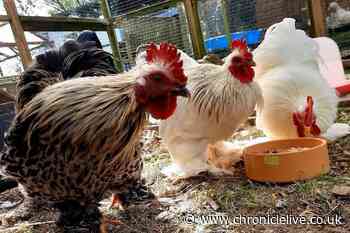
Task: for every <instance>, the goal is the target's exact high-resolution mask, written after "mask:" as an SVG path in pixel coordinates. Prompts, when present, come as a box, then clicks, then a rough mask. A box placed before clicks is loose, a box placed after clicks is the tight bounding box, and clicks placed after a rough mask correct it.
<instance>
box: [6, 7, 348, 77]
mask: <svg viewBox="0 0 350 233" xmlns="http://www.w3.org/2000/svg"><path fill="white" fill-rule="evenodd" d="M349 15H350V2H349V1H347V0H337V1H335V0H295V1H289V0H164V1H155V0H133V1H124V0H102V1H101V0H84V1H74V0H71V1H60V0H57V1H51V0H50V1H35V4H34V1H31V0H4V1H2V3H0V22H1V24H0V32H1V34H2V37H1V39H0V75H1V82H2V83H9V82H11V80H12V81H13V80H14V78H15V76H16V75H18V73H20V72H21V71H22V70H23V67H26V66H27V65H28V64H30V62H31V60H32V57H34V56H35V55H36V54H38V53H40V52H42V51H44V50H46V49H49V48H53V47H58V46H60V45H61V44H62V43H63V42H64V41H65V40H67V39H74V38H76V37H77V35H78V33H79V32H80V31H82V30H85V29H89V30H93V31H96V32H97V33H98V36H99V38H100V40H101V41H102V43H103V47H104V48H105V49H106V50H107V51H109V52H112V53H113V55H114V57H115V60H116V65H117V66H118V68H119V69H120V70H128V69H130V67H132V66H133V64H134V59H135V54H136V49H137V47H138V46H139V45H141V44H145V43H148V42H150V41H155V42H160V41H168V42H172V43H174V44H176V45H177V47H178V48H180V49H182V50H183V51H184V52H186V53H187V54H189V55H190V56H193V57H195V58H197V59H199V58H202V57H203V56H204V55H205V54H207V53H216V54H218V55H219V56H221V57H223V56H225V55H226V54H227V52H228V50H229V48H228V47H229V46H228V41H230V40H232V39H237V38H245V39H246V40H247V42H248V44H249V46H250V47H252V48H254V47H256V46H257V45H258V44H259V42H260V41H261V40H262V38H263V36H264V31H265V29H266V28H267V27H269V26H271V25H272V24H274V23H276V22H278V21H280V20H282V19H283V18H285V17H292V18H295V19H296V22H297V27H298V28H301V29H303V30H306V31H307V32H308V33H309V34H310V35H312V36H314V37H319V36H326V35H327V36H330V37H331V38H333V39H334V40H335V41H336V42H337V43H338V45H339V47H340V49H341V53H342V56H343V58H344V63H345V65H348V63H349V62H348V60H347V59H348V58H349V57H350V34H349V32H348V31H349V27H350V26H349V25H350V16H349Z"/></svg>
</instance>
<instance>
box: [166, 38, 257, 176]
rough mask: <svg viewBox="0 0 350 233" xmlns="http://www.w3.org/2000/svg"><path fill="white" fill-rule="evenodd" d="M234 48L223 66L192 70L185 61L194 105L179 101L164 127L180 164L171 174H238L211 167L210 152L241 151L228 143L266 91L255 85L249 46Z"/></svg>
mask: <svg viewBox="0 0 350 233" xmlns="http://www.w3.org/2000/svg"><path fill="white" fill-rule="evenodd" d="M232 48H233V51H232V53H231V54H230V55H229V56H228V57H227V58H226V59H225V60H226V62H225V64H223V65H214V64H195V65H193V66H191V67H188V66H186V61H185V60H186V59H184V58H183V59H184V67H187V68H185V73H186V75H187V76H188V79H189V85H188V87H189V89H190V92H191V95H192V97H191V100H189V101H179V102H178V106H177V110H176V111H175V113H174V115H173V117H171V118H169V120H167V121H162V122H161V126H160V135H161V136H162V138H163V140H164V143H165V145H166V146H167V148H168V150H169V152H170V154H171V157H172V160H173V162H174V164H173V166H172V168H173V169H171V171H170V172H169V173H170V175H176V176H181V177H182V178H187V177H191V176H195V175H197V174H198V173H200V172H202V171H209V172H212V173H215V174H217V173H231V172H232V171H231V170H227V169H224V168H220V167H216V166H214V165H213V164H210V163H208V147H209V146H210V145H214V146H215V145H216V144H217V145H218V148H219V152H220V151H225V152H227V151H236V152H237V150H236V149H232V150H231V148H223V147H230V146H228V143H222V140H225V139H228V138H229V137H231V136H232V134H233V133H234V132H235V130H236V129H237V128H238V126H239V125H240V124H242V123H244V122H245V121H246V120H247V119H248V117H249V116H250V115H251V114H252V113H253V112H254V110H255V108H256V106H260V105H262V103H263V100H262V93H261V90H260V87H259V86H258V84H257V83H256V82H254V81H253V77H254V70H253V68H252V66H253V65H254V62H253V59H252V54H251V53H250V52H249V51H248V47H247V44H246V43H245V42H243V41H234V42H232ZM192 64H194V63H192ZM240 156H241V154H240V153H238V154H237V157H240ZM169 173H168V174H169Z"/></svg>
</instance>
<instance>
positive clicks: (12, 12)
mask: <svg viewBox="0 0 350 233" xmlns="http://www.w3.org/2000/svg"><path fill="white" fill-rule="evenodd" d="M4 6H5V9H6V12H7V15H8V17H9V18H10V25H11V29H12V33H13V36H14V38H15V41H16V44H17V48H18V51H19V54H20V57H21V60H22V64H23V67H24V68H27V67H28V66H29V65H30V64H31V63H32V56H31V54H30V50H29V48H28V44H27V41H26V38H25V36H24V30H23V27H22V24H21V21H20V19H19V17H18V14H17V9H16V5H15V1H13V0H4Z"/></svg>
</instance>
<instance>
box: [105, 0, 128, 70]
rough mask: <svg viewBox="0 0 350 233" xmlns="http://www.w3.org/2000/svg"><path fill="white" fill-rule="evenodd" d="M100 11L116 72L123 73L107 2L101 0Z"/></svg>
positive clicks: (106, 0)
mask: <svg viewBox="0 0 350 233" xmlns="http://www.w3.org/2000/svg"><path fill="white" fill-rule="evenodd" d="M101 9H102V13H103V16H104V17H105V19H106V20H107V22H108V25H107V33H108V38H109V42H110V45H111V48H112V53H113V56H114V62H115V65H116V67H117V70H118V72H123V70H124V68H123V63H122V60H121V56H120V52H119V46H118V41H117V36H116V34H115V31H114V27H113V18H112V14H111V11H110V8H109V4H108V0H101Z"/></svg>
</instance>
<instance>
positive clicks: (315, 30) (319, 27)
mask: <svg viewBox="0 0 350 233" xmlns="http://www.w3.org/2000/svg"><path fill="white" fill-rule="evenodd" d="M308 8H309V12H310V17H311V27H312V35H313V36H314V37H320V36H325V35H327V27H326V20H325V14H324V12H323V9H322V2H321V0H308Z"/></svg>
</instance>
